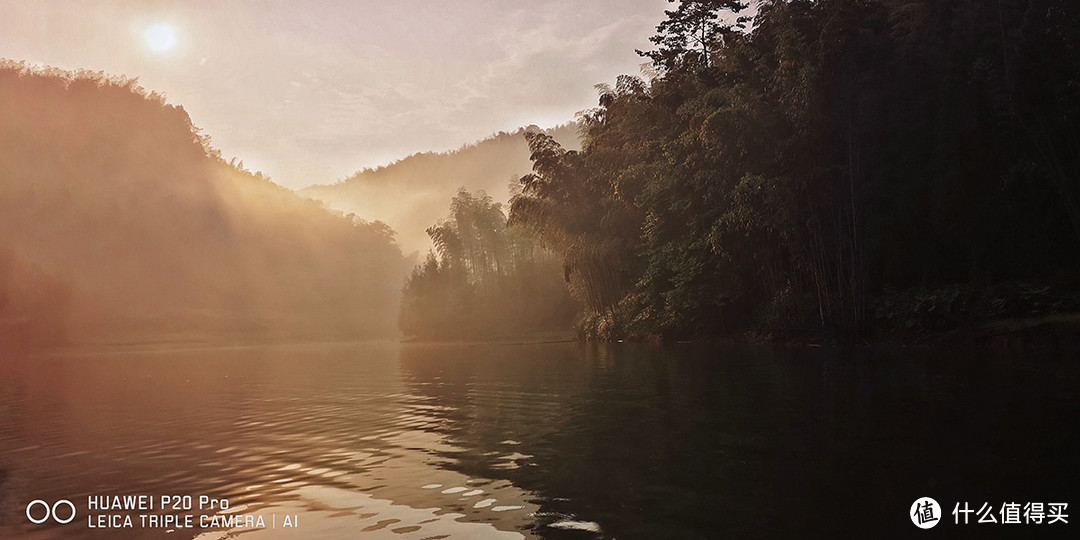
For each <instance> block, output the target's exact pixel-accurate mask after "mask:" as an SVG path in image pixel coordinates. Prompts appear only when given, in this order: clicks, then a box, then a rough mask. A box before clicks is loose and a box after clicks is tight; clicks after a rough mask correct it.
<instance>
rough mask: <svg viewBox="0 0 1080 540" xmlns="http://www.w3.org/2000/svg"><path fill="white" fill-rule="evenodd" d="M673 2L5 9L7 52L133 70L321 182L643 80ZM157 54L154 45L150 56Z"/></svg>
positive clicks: (249, 163) (5, 4) (272, 168)
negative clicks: (625, 76) (643, 52)
mask: <svg viewBox="0 0 1080 540" xmlns="http://www.w3.org/2000/svg"><path fill="white" fill-rule="evenodd" d="M669 7H670V4H668V3H667V1H666V0H529V1H508V0H438V1H437V0H426V1H419V0H395V1H381V2H374V1H368V0H352V1H349V0H342V1H325V0H324V1H310V0H309V1H304V2H300V1H294V2H285V1H269V0H260V1H255V0H247V1H238V0H223V1H212V2H211V1H206V2H203V1H191V0H188V1H176V2H150V1H141V2H140V1H119V0H106V1H94V2H81V1H70V2H48V1H23V0H0V57H3V58H9V59H12V60H26V61H28V62H30V63H33V64H43V65H49V66H55V67H59V68H64V69H77V68H86V69H91V70H95V71H96V70H102V71H105V72H107V73H111V74H122V75H127V76H130V77H137V78H138V79H139V83H140V84H141V85H142V86H143V87H145V88H147V89H148V90H154V91H157V92H160V93H163V94H165V95H166V97H167V99H168V101H169V102H170V103H174V104H179V105H183V106H184V108H185V109H186V110H187V111H188V113H189V114H190V115H191V117H192V120H193V121H194V123H195V125H197V126H199V127H201V128H203V130H204V131H205V132H206V133H208V134H209V135H210V136H211V138H212V141H213V145H214V146H215V147H217V148H218V149H220V150H221V151H222V153H223V154H224V156H225V157H226V158H229V157H233V156H235V157H237V158H239V159H242V160H243V161H244V164H245V166H246V167H247V168H248V169H251V170H261V171H263V172H265V173H267V174H269V175H270V176H271V177H272V178H273V179H274V180H275V181H277V182H278V183H281V184H283V185H287V186H290V187H302V186H306V185H308V184H315V183H330V182H333V181H335V180H339V179H342V178H344V177H346V176H348V175H350V174H351V173H353V172H355V171H356V170H358V169H361V168H363V167H369V166H377V165H382V164H386V163H388V162H390V161H393V160H395V159H398V158H401V157H404V156H406V155H408V154H412V153H414V152H418V151H425V150H447V149H451V148H456V147H458V146H460V145H461V144H463V143H467V142H473V141H475V140H477V139H480V138H483V137H485V136H487V135H489V134H491V133H493V132H495V131H499V130H512V129H515V128H517V127H520V126H524V125H528V124H537V125H540V126H542V127H549V126H551V125H554V124H558V123H562V122H566V121H569V120H571V119H572V118H573V115H574V113H575V112H577V111H580V110H582V109H586V108H589V107H593V106H595V105H596V100H597V94H596V91H595V89H594V88H593V85H594V84H596V83H601V82H609V83H610V82H614V78H615V76H617V75H619V74H621V73H630V74H637V73H638V72H639V68H640V65H641V64H642V63H643V62H644V59H642V58H641V57H639V56H637V55H636V54H635V53H634V49H635V48H640V49H648V48H650V43H649V42H648V38H649V36H651V35H652V34H653V33H654V28H655V26H656V24H657V23H659V22H660V21H661V20H662V19H663V18H664V13H663V10H664V9H667V8H669ZM155 48H158V49H161V50H155Z"/></svg>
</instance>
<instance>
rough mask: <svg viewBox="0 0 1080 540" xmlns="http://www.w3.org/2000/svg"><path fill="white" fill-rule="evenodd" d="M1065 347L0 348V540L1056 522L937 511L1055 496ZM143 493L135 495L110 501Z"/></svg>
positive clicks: (881, 528)
mask: <svg viewBox="0 0 1080 540" xmlns="http://www.w3.org/2000/svg"><path fill="white" fill-rule="evenodd" d="M1077 367H1078V364H1077V362H1076V358H1075V356H1068V355H1064V354H1060V353H1038V354H1036V353H1026V354H1024V355H1010V354H997V353H989V352H986V351H974V350H963V349H960V350H948V349H887V350H880V349H849V350H834V349H828V348H816V349H815V348H808V349H785V348H775V347H734V346H726V347H719V346H703V345H680V346H669V347H664V348H661V347H649V346H641V345H631V344H612V345H590V344H578V343H560V344H531V345H463V344H442V345H433V344H397V343H351V344H303V345H275V346H260V347H251V346H248V347H205V348H200V347H175V346H172V347H170V346H156V347H150V346H147V347H128V348H114V349H111V350H66V351H60V352H53V353H49V354H39V355H36V356H31V357H0V538H8V537H14V538H53V537H88V538H144V537H146V538H156V537H164V538H199V539H216V538H233V537H239V538H244V539H252V540H254V539H257V538H362V539H381V538H385V539H404V538H415V539H442V538H470V539H471V538H477V539H487V538H491V539H504V538H505V539H518V538H551V539H562V538H568V539H593V538H612V539H614V538H618V539H628V538H643V539H650V538H679V539H696V538H703V539H704V538H793V537H822V536H834V537H840V538H847V537H884V536H898V537H914V536H915V535H916V533H921V531H919V529H918V528H916V526H915V525H914V524H913V520H912V517H911V516H910V515H909V511H910V506H911V505H912V503H913V502H914V501H915V500H916V499H918V498H920V497H924V496H926V497H933V498H934V499H935V500H936V501H938V502H939V503H940V505H941V507H942V509H941V515H939V516H938V519H939V520H940V526H939V527H938V529H939V530H940V529H949V530H950V531H951V533H954V534H951V535H950V536H955V535H956V534H959V533H968V534H970V535H973V536H979V537H986V536H999V535H1006V536H1007V535H1016V536H1017V537H1031V536H1033V534H1034V533H1039V534H1046V533H1061V534H1066V533H1068V534H1066V535H1073V534H1075V527H1076V526H1075V524H1073V523H1069V524H1065V523H1062V522H1060V521H1059V522H1057V523H1054V524H1049V523H1046V522H1045V521H1044V522H1043V523H1041V524H1034V523H1027V524H1023V523H1022V524H1019V525H1011V524H1003V523H1000V521H1001V520H1002V519H1003V517H1004V515H1003V514H1002V515H998V516H997V519H998V521H999V523H998V524H988V523H982V524H980V523H977V522H976V519H977V517H978V516H977V515H975V514H972V515H971V518H970V523H969V524H967V525H964V524H962V523H961V524H957V523H956V518H954V516H953V514H952V511H953V509H954V505H959V504H960V503H969V504H970V505H971V507H972V509H978V508H979V507H980V506H982V505H983V504H984V503H989V504H990V505H992V507H993V509H994V512H998V510H999V508H1002V507H1003V505H1004V504H1006V503H1013V502H1015V503H1019V504H1023V503H1028V502H1043V503H1052V502H1065V503H1076V494H1077V485H1078V483H1077V480H1078V479H1080V466H1078V464H1077V438H1076V435H1077V429H1078V423H1077V420H1078V418H1080V416H1078V414H1077V413H1078V412H1080V406H1078V403H1080V402H1078V399H1077V398H1078V396H1077V390H1078V387H1080V385H1078V373H1080V370H1078V369H1077ZM138 495H145V496H147V498H148V499H150V500H152V501H153V502H152V503H151V504H153V505H154V507H153V509H142V510H138V509H136V510H131V509H123V508H121V509H116V508H110V504H111V502H110V501H112V500H114V497H120V498H121V499H123V497H124V496H138ZM173 496H175V497H176V498H175V499H173V498H172V497H173ZM184 496H190V497H191V499H190V503H188V502H187V500H186V499H184ZM162 497H166V500H165V501H163V500H162V499H161V498H162ZM201 497H205V498H206V500H205V501H202V502H203V507H202V508H200V507H199V504H200V498H201ZM36 500H40V501H42V502H40V503H37V504H36V505H33V506H32V507H31V508H30V510H29V513H28V511H27V505H28V504H30V503H31V501H36ZM61 500H66V501H71V506H72V507H73V508H74V510H75V517H74V518H73V519H72V520H71V522H69V523H59V522H58V521H63V520H66V519H68V515H69V513H70V512H69V510H68V508H67V506H65V505H63V504H61V505H60V506H59V507H56V506H55V502H56V501H61ZM132 500H134V499H132ZM209 500H214V501H215V503H214V505H215V506H213V507H209V506H207V504H209V503H208V501H209ZM92 501H94V502H92ZM222 501H224V503H223V502H222ZM163 502H165V503H166V504H165V506H166V508H161V506H162V503H163ZM121 504H123V502H122V500H121ZM222 504H224V505H227V506H228V508H227V509H222V508H221V505H222ZM50 505H53V507H52V508H48V507H49V506H50ZM185 505H190V508H189V507H188V506H185ZM53 509H55V510H56V513H55V515H53V514H52V513H51V512H52V510H53ZM1073 510H1074V508H1072V507H1071V506H1070V507H1069V508H1068V512H1071V511H1073ZM1068 512H1067V513H1068ZM117 516H119V517H117ZM151 516H152V517H151ZM166 516H171V518H170V520H169V521H165V517H166ZM29 518H33V519H35V520H41V521H42V523H41V524H35V523H33V522H31V520H30V519H29ZM258 518H262V520H263V521H262V527H259V526H258V525H259V523H258V522H257V521H256V519H258ZM125 519H130V520H131V521H132V523H131V526H130V527H125V523H124V520H125ZM146 519H155V520H159V521H157V522H149V521H144V520H146ZM185 519H190V520H192V521H191V522H190V523H185V521H184V520H185ZM1068 520H1069V521H1070V522H1074V521H1075V519H1074V518H1071V517H1070V518H1068ZM114 527H120V528H114ZM931 532H933V531H931ZM938 536H939V537H940V535H938Z"/></svg>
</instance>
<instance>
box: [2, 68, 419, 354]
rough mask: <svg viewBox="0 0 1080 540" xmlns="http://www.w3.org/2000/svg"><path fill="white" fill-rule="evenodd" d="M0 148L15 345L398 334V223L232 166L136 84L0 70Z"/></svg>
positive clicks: (5, 328) (5, 302) (182, 114)
mask: <svg viewBox="0 0 1080 540" xmlns="http://www.w3.org/2000/svg"><path fill="white" fill-rule="evenodd" d="M0 153H2V156H0V159H2V161H3V163H4V167H3V168H2V169H0V230H2V231H3V233H2V235H0V333H2V334H0V336H2V337H4V338H5V341H9V342H18V343H21V344H23V345H33V344H35V343H37V344H48V345H58V344H63V343H87V342H93V343H114V342H134V341H147V340H157V341H205V340H220V339H230V340H249V339H261V340H267V339H270V340H288V339H310V338H320V339H331V338H356V337H364V336H369V337H370V336H394V335H396V331H397V330H396V324H395V321H396V313H397V305H398V296H399V292H400V287H401V284H402V279H403V276H404V275H405V273H406V271H407V270H408V266H407V265H406V264H405V262H404V259H403V257H402V255H401V251H400V249H399V248H398V246H397V244H396V242H395V240H394V233H393V231H392V229H390V228H389V227H388V226H386V225H385V224H383V223H378V222H369V221H364V220H361V219H359V218H357V217H355V216H346V215H344V214H341V213H339V212H334V211H331V210H328V209H326V208H325V207H324V206H322V205H321V204H319V203H317V202H315V201H311V200H309V199H306V198H303V197H300V196H298V195H296V194H295V193H294V192H292V191H290V190H288V189H285V188H283V187H280V186H278V185H276V184H274V183H272V182H271V181H270V179H269V178H267V177H265V176H263V175H262V174H259V173H252V172H249V171H247V170H245V169H243V168H242V166H241V165H240V164H238V163H236V162H226V161H225V160H224V159H223V158H222V157H221V155H220V153H219V152H218V151H216V150H215V149H214V148H212V147H211V146H210V145H209V140H208V137H206V136H205V135H203V134H202V133H201V132H200V130H199V129H198V128H197V127H195V126H194V125H193V124H192V123H191V120H190V118H189V117H188V115H187V113H186V111H185V110H184V109H183V108H182V107H180V106H175V105H169V104H167V103H166V102H165V100H164V98H163V97H162V96H160V95H158V94H154V93H148V92H146V91H145V90H143V89H142V88H140V87H139V86H138V85H137V84H136V83H135V82H134V81H133V80H130V79H124V78H116V77H109V76H106V75H104V74H101V73H93V72H67V71H61V70H43V69H31V68H28V67H26V66H25V65H22V64H17V63H11V62H8V63H4V64H3V65H0Z"/></svg>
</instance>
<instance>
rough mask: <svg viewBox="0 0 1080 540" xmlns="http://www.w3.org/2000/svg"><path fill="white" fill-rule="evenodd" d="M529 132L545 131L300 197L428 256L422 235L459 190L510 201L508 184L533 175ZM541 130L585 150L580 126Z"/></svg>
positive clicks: (413, 160) (420, 157) (402, 164)
mask: <svg viewBox="0 0 1080 540" xmlns="http://www.w3.org/2000/svg"><path fill="white" fill-rule="evenodd" d="M526 131H541V130H540V128H537V127H536V126H529V127H528V128H521V129H518V130H517V131H515V132H513V133H506V132H500V133H498V134H496V135H493V136H491V137H489V138H487V139H484V140H481V141H479V142H477V143H474V144H470V145H466V146H463V147H461V148H459V149H458V150H455V151H452V152H443V153H435V152H425V153H420V154H414V155H411V156H409V157H406V158H404V159H401V160H399V161H396V162H394V163H391V164H390V165H387V166H385V167H379V168H376V169H364V170H362V171H360V172H358V173H356V174H354V175H352V176H350V177H349V178H347V179H345V180H343V181H341V182H338V183H336V184H330V185H317V186H311V187H308V188H305V189H303V190H301V193H302V194H303V195H306V196H308V197H311V198H313V199H315V200H318V201H322V202H323V203H325V204H326V205H327V206H329V207H331V208H335V209H337V210H340V211H342V212H348V213H353V214H356V215H358V216H362V217H363V218H364V219H377V220H379V221H383V222H385V223H387V224H388V225H390V226H391V227H392V228H393V229H394V230H395V231H397V232H398V242H399V243H400V244H401V246H402V249H403V250H404V251H406V252H409V251H413V250H418V251H421V252H424V251H426V250H427V249H428V248H429V247H430V246H431V242H430V241H429V239H428V236H427V233H425V232H424V231H425V230H426V229H427V228H428V227H430V226H431V225H433V224H434V223H435V222H436V221H437V220H438V218H440V217H442V216H443V215H445V214H446V208H447V207H448V206H449V205H450V200H451V199H453V198H454V195H456V194H457V192H458V189H459V188H462V187H464V188H466V189H467V190H469V191H477V190H484V191H485V192H487V193H488V194H489V195H491V196H492V197H493V198H494V199H495V201H497V202H503V203H505V202H506V201H507V200H508V199H509V196H510V193H509V185H510V184H511V183H516V181H517V179H518V178H520V177H521V176H523V175H525V174H528V173H529V172H530V171H532V162H531V161H529V146H528V144H527V143H526V142H525V136H524V134H525V132H526ZM543 131H545V132H546V133H548V134H549V135H551V136H552V137H554V138H555V139H556V140H558V141H559V142H560V143H562V144H563V145H564V146H565V147H566V148H569V149H575V148H579V147H580V146H581V145H580V142H579V138H578V134H577V131H578V126H577V124H574V123H570V124H565V125H562V126H558V127H555V128H552V129H549V130H543Z"/></svg>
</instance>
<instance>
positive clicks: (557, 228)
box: [510, 0, 1080, 339]
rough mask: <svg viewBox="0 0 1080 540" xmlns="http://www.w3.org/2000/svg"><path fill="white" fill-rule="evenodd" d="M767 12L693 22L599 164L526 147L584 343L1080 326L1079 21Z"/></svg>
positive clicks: (1012, 1) (648, 80)
mask: <svg viewBox="0 0 1080 540" xmlns="http://www.w3.org/2000/svg"><path fill="white" fill-rule="evenodd" d="M745 8H747V6H746V4H745V3H743V2H736V1H730V0H716V1H685V0H684V1H681V2H679V3H678V4H677V7H675V8H674V9H673V10H671V11H669V12H668V19H667V20H666V21H664V22H663V23H661V24H660V26H659V27H658V34H657V35H656V36H655V37H654V38H653V42H654V43H655V44H656V46H657V48H656V49H655V50H653V51H648V52H642V53H641V54H642V55H643V56H646V57H648V58H649V59H651V60H652V63H653V71H654V73H652V74H650V75H648V76H646V77H645V78H637V77H631V76H623V77H620V78H619V79H618V82H617V83H616V84H615V85H614V86H613V87H602V88H601V97H600V106H599V107H598V108H596V109H594V110H591V111H588V112H586V113H584V114H583V117H582V120H583V122H584V128H583V131H584V142H583V149H582V150H581V151H567V150H564V149H563V148H562V147H561V146H560V145H559V144H558V143H556V142H555V141H553V140H552V138H551V137H548V136H546V135H544V134H539V133H534V134H529V135H528V138H529V143H530V148H531V150H532V159H533V162H534V173H533V174H531V175H528V176H526V177H524V178H522V179H521V184H522V193H521V194H519V195H518V196H516V197H515V198H514V199H513V200H512V204H511V211H510V223H511V224H514V225H518V226H522V227H525V228H526V229H527V230H529V231H530V232H531V233H532V234H533V235H535V238H536V239H537V240H538V242H539V244H540V245H541V246H543V247H545V248H548V249H550V250H551V251H553V252H554V253H557V254H558V256H559V257H560V258H561V260H562V263H563V267H564V271H565V275H566V277H567V281H568V283H569V285H570V289H571V291H572V292H573V293H574V294H575V296H576V297H577V298H579V299H581V300H582V302H583V303H584V305H585V307H586V313H585V314H584V316H583V317H582V319H581V330H582V332H583V335H584V336H585V337H588V338H600V339H613V338H622V337H633V336H662V337H665V338H668V339H672V338H680V337H694V336H699V337H700V336H708V335H715V334H717V333H723V332H731V331H744V330H749V329H757V330H764V331H767V332H768V333H770V334H772V335H774V336H778V337H779V336H783V335H790V334H791V333H792V332H806V333H810V334H813V335H826V336H833V337H837V338H852V337H858V336H864V335H866V334H867V332H868V330H872V329H881V328H886V329H891V328H905V327H906V328H913V329H917V330H943V329H948V328H951V327H954V326H956V325H958V324H968V323H979V322H980V321H983V320H986V319H989V318H994V317H998V318H1001V317H1008V316H1014V315H1031V314H1039V313H1048V312H1053V311H1067V310H1070V309H1076V307H1077V302H1076V299H1077V296H1076V295H1075V291H1076V285H1077V283H1076V279H1077V277H1078V276H1080V272H1078V270H1080V264H1078V263H1080V180H1078V178H1080V169H1078V166H1080V163H1078V161H1077V156H1078V152H1080V139H1078V136H1080V129H1078V127H1080V125H1078V118H1080V116H1078V113H1080V110H1078V107H1080V99H1078V97H1080V95H1078V94H1080V79H1078V77H1080V47H1078V46H1077V44H1080V4H1078V3H1076V2H1073V1H1071V0H1001V1H995V2H985V1H980V0H934V1H929V0H926V1H910V0H817V1H808V0H793V1H780V0H774V1H763V2H760V3H758V4H757V8H758V10H757V13H756V15H755V16H754V18H753V24H752V26H750V25H749V24H747V23H748V20H747V19H746V18H743V17H741V15H743V14H745V13H747V11H744V9H745ZM1070 295H1071V296H1070ZM961 319H962V320H961Z"/></svg>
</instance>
